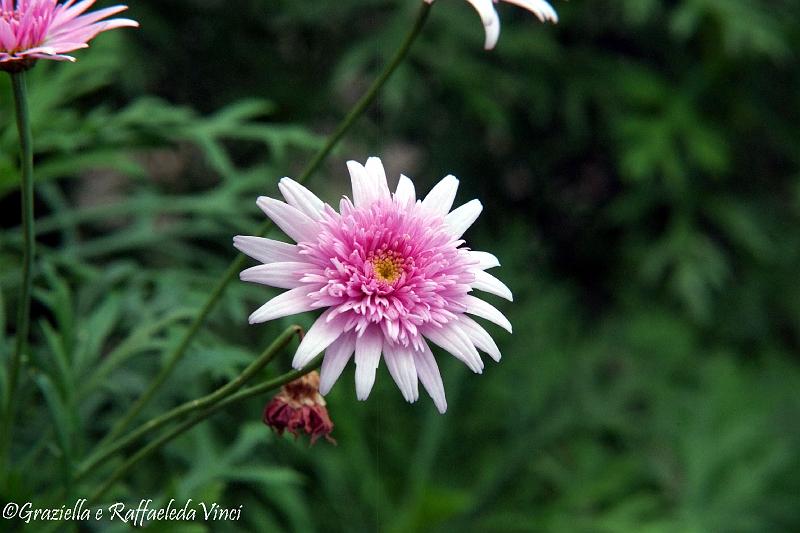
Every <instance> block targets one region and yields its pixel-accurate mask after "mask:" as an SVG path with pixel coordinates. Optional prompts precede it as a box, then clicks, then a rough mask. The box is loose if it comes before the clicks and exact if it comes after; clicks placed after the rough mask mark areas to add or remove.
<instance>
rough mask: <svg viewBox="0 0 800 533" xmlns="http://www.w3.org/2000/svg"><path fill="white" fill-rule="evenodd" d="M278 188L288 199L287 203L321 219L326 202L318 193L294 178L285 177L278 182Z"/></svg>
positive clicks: (314, 217)
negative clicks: (318, 196)
mask: <svg viewBox="0 0 800 533" xmlns="http://www.w3.org/2000/svg"><path fill="white" fill-rule="evenodd" d="M278 189H280V191H281V194H282V195H283V197H284V198H285V199H286V203H288V204H289V205H291V206H292V207H295V208H297V209H298V210H299V211H300V212H301V213H303V214H304V215H306V216H308V217H310V218H312V219H314V220H319V218H320V215H321V213H322V209H323V208H324V207H325V202H323V201H322V200H320V199H319V198H317V195H316V194H314V193H313V192H311V191H310V190H308V189H307V188H306V187H303V186H302V185H300V184H299V183H297V182H296V181H294V180H293V179H292V178H283V179H281V181H280V182H279V183H278Z"/></svg>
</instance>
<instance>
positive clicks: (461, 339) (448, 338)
mask: <svg viewBox="0 0 800 533" xmlns="http://www.w3.org/2000/svg"><path fill="white" fill-rule="evenodd" d="M422 335H423V336H424V337H425V338H427V339H428V340H430V341H431V342H432V343H434V344H435V345H437V346H439V347H440V348H442V349H444V350H445V351H447V352H450V353H451V354H453V356H455V358H456V359H458V360H459V361H461V362H462V363H464V364H465V365H467V367H469V369H470V370H472V371H473V372H475V373H476V374H481V373H483V361H482V360H481V356H480V355H479V354H478V350H476V349H475V345H473V344H472V342H471V341H470V340H469V337H467V335H466V333H464V332H463V331H462V330H461V329H459V328H458V326H457V325H456V324H455V322H449V323H448V324H446V325H444V326H442V327H440V328H436V327H428V328H425V329H423V330H422Z"/></svg>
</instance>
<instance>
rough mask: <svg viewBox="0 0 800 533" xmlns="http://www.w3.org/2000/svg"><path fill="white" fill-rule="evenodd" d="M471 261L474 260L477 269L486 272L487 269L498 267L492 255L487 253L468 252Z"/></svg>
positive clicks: (498, 262) (497, 261)
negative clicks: (476, 263)
mask: <svg viewBox="0 0 800 533" xmlns="http://www.w3.org/2000/svg"><path fill="white" fill-rule="evenodd" d="M467 253H468V254H469V256H470V258H471V259H474V260H476V261H477V262H478V268H480V269H481V270H486V269H489V268H494V267H499V266H500V261H499V260H498V259H497V257H495V256H494V255H493V254H490V253H489V252H478V251H476V250H470V251H469V252H467Z"/></svg>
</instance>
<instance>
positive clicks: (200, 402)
mask: <svg viewBox="0 0 800 533" xmlns="http://www.w3.org/2000/svg"><path fill="white" fill-rule="evenodd" d="M302 332H303V330H302V329H301V328H300V326H290V327H289V328H287V329H286V331H284V332H283V333H281V334H280V335H279V336H278V337H277V338H276V339H275V340H274V341H272V344H270V345H269V346H268V347H267V349H266V350H264V351H263V352H262V353H261V355H260V356H259V357H258V359H256V360H255V361H253V362H252V363H251V364H250V365H249V366H248V367H247V368H246V369H244V371H243V372H242V373H241V374H239V375H238V376H236V378H234V379H233V380H231V381H229V382H228V383H226V384H225V385H223V386H222V387H220V388H218V389H217V390H216V391H214V392H212V393H211V394H209V395H207V396H203V397H202V398H198V399H196V400H192V401H189V402H186V403H184V404H182V405H179V406H178V407H176V408H174V409H172V410H171V411H168V412H166V413H164V414H162V415H160V416H157V417H155V418H153V419H151V420H149V421H147V422H145V423H144V424H142V425H141V426H139V427H138V428H137V429H135V430H133V431H131V432H130V433H128V434H127V435H126V436H124V437H122V438H120V439H119V440H117V441H115V442H114V443H113V444H112V445H111V446H109V447H108V448H106V449H105V450H101V451H100V452H99V453H97V454H96V455H95V456H93V457H90V458H89V459H88V460H87V461H86V462H85V463H84V464H83V465H82V466H81V467H80V468H79V469H78V472H77V473H76V475H75V477H76V479H78V480H80V479H82V478H83V477H85V476H87V475H89V474H91V473H92V472H93V471H94V470H95V469H96V468H97V467H98V466H100V465H101V464H103V463H104V462H105V461H106V460H108V459H109V458H110V457H112V456H114V455H115V454H116V453H117V452H119V451H121V450H124V449H125V448H127V447H128V446H130V445H131V444H132V443H134V442H135V441H137V440H139V439H140V438H142V437H144V436H145V435H147V434H148V433H150V432H153V431H156V430H157V429H159V428H161V427H163V426H165V425H166V424H168V423H170V422H172V421H174V420H176V419H178V418H180V417H182V416H184V415H186V414H188V413H191V412H192V411H198V410H201V409H206V408H208V407H209V406H212V405H214V404H215V403H217V402H219V401H221V400H224V399H225V398H227V397H228V396H230V395H231V394H233V393H235V392H236V391H237V390H239V389H240V388H242V387H243V386H244V385H245V384H246V383H247V382H248V381H249V380H250V379H252V378H253V376H255V375H256V374H257V373H258V372H260V371H261V370H262V369H263V368H264V367H266V366H267V365H268V364H269V363H270V362H272V360H273V359H274V358H275V356H276V355H277V354H278V353H279V352H280V351H281V350H282V349H283V348H285V347H286V345H287V344H289V342H290V341H291V340H292V337H294V336H295V335H297V336H300V335H301V334H302Z"/></svg>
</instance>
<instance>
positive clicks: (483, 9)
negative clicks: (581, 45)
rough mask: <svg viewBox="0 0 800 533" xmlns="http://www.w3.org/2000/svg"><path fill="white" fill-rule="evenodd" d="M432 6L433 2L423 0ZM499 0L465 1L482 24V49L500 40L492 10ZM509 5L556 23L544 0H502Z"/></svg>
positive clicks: (495, 14)
mask: <svg viewBox="0 0 800 533" xmlns="http://www.w3.org/2000/svg"><path fill="white" fill-rule="evenodd" d="M424 1H425V2H427V3H429V4H432V3H433V2H434V0H424ZM499 1H500V0H467V2H469V3H470V5H472V7H474V8H475V11H477V12H478V15H480V17H481V22H483V28H484V30H485V31H486V42H485V43H484V48H486V50H491V49H492V48H494V47H495V45H496V44H497V40H498V39H499V38H500V17H499V16H498V15H497V11H496V10H495V8H494V4H496V3H498V2H499ZM503 2H507V3H509V4H514V5H517V6H519V7H521V8H524V9H527V10H528V11H530V12H531V13H533V14H534V15H536V16H537V17H538V18H539V20H541V21H542V22H547V21H550V22H558V15H557V14H556V11H555V9H553V6H551V5H550V4H548V3H547V2H546V1H545V0H503Z"/></svg>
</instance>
